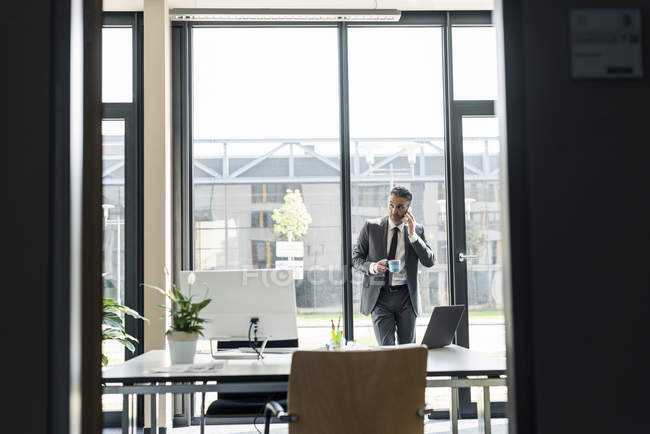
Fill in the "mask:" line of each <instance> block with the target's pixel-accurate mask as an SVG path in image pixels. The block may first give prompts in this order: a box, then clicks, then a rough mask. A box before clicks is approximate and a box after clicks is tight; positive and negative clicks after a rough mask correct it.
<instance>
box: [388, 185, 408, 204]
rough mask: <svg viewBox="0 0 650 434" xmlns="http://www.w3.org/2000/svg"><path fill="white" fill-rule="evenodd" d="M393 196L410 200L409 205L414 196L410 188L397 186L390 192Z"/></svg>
mask: <svg viewBox="0 0 650 434" xmlns="http://www.w3.org/2000/svg"><path fill="white" fill-rule="evenodd" d="M390 195H391V196H393V195H394V196H397V197H403V198H404V199H406V200H408V201H409V203H411V200H412V199H413V195H412V194H411V192H410V191H409V189H408V188H406V187H402V186H401V185H397V186H395V187H393V189H392V190H391V191H390Z"/></svg>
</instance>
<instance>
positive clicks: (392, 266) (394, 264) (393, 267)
mask: <svg viewBox="0 0 650 434" xmlns="http://www.w3.org/2000/svg"><path fill="white" fill-rule="evenodd" d="M399 262H400V261H399V259H391V260H390V261H388V271H390V272H391V273H398V272H399V266H400V263H399Z"/></svg>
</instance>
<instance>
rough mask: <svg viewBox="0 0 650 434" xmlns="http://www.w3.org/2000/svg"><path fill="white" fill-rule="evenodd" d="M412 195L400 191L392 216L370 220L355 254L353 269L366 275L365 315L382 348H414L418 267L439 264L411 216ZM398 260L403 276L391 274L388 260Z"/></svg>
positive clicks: (396, 190) (394, 191)
mask: <svg viewBox="0 0 650 434" xmlns="http://www.w3.org/2000/svg"><path fill="white" fill-rule="evenodd" d="M412 198H413V195H412V194H411V192H410V191H409V190H408V189H406V188H405V187H399V186H398V187H395V188H393V189H392V190H391V191H390V197H389V198H388V215H387V216H385V217H383V218H377V219H372V220H368V221H366V222H365V223H364V225H363V227H362V228H361V232H360V233H359V238H358V240H357V244H356V245H355V246H354V249H353V251H352V265H353V267H354V268H355V269H356V270H357V271H359V272H361V273H363V274H364V276H363V288H362V290H361V313H362V314H364V315H368V314H370V315H371V317H372V325H373V328H374V330H375V336H376V337H377V342H378V343H379V345H395V332H397V342H398V343H399V344H406V343H412V342H415V318H416V316H417V315H418V313H419V312H420V306H419V299H420V297H419V293H418V263H421V264H422V265H424V266H425V267H431V266H433V264H434V257H433V252H432V250H431V248H430V247H429V245H428V244H427V242H426V239H425V237H424V229H423V227H422V225H418V224H417V222H416V221H415V217H413V214H412V213H411V211H410V210H409V207H410V205H411V200H412ZM391 259H399V260H400V270H399V272H395V273H391V272H390V271H388V264H387V262H388V260H391Z"/></svg>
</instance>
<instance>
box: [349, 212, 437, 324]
mask: <svg viewBox="0 0 650 434" xmlns="http://www.w3.org/2000/svg"><path fill="white" fill-rule="evenodd" d="M415 233H416V234H417V235H418V236H419V237H420V239H419V240H418V241H416V242H415V243H411V242H410V241H409V238H408V231H404V249H405V258H406V264H405V267H406V281H407V283H408V286H409V293H410V296H411V304H412V305H413V311H414V312H415V314H416V315H418V314H419V313H420V297H419V293H418V262H420V263H422V265H424V266H425V267H431V266H433V264H434V262H435V260H434V257H433V251H432V250H431V247H429V245H428V244H427V241H426V239H425V238H424V228H423V227H422V225H415ZM387 236H388V216H386V217H383V218H377V219H372V220H368V221H366V223H365V224H364V225H363V227H362V228H361V232H359V238H358V239H357V244H356V245H355V246H354V249H353V250H352V266H353V267H354V269H355V270H357V271H359V272H361V273H363V274H364V276H363V288H362V290H361V313H362V314H364V315H368V314H370V312H371V311H372V309H373V308H374V307H375V304H376V303H377V299H378V298H379V290H380V289H381V287H382V286H383V285H384V275H383V274H370V271H369V267H370V264H371V263H372V262H377V261H379V260H380V259H385V258H387V257H388V251H387V250H386V243H387V241H386V237H387Z"/></svg>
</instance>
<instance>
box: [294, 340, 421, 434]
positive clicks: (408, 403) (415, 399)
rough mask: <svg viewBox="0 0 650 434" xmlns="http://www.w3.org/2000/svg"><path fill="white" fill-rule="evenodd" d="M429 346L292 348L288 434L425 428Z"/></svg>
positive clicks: (374, 432) (359, 433) (375, 433)
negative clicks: (293, 417)
mask: <svg viewBox="0 0 650 434" xmlns="http://www.w3.org/2000/svg"><path fill="white" fill-rule="evenodd" d="M426 368H427V349H426V347H424V346H408V347H395V348H391V349H377V350H369V351H329V352H327V351H296V352H295V353H294V354H293V359H292V362H291V376H290V377H289V392H288V405H287V407H288V411H289V413H291V414H295V415H297V416H298V420H297V421H296V422H292V423H290V424H289V432H290V433H291V434H301V433H309V434H317V433H355V434H365V433H368V434H370V433H372V434H382V433H386V434H388V433H390V434H394V433H404V434H406V433H420V434H421V433H423V432H424V422H423V419H422V417H421V416H418V415H417V410H418V409H421V408H424V391H425V387H426Z"/></svg>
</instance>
